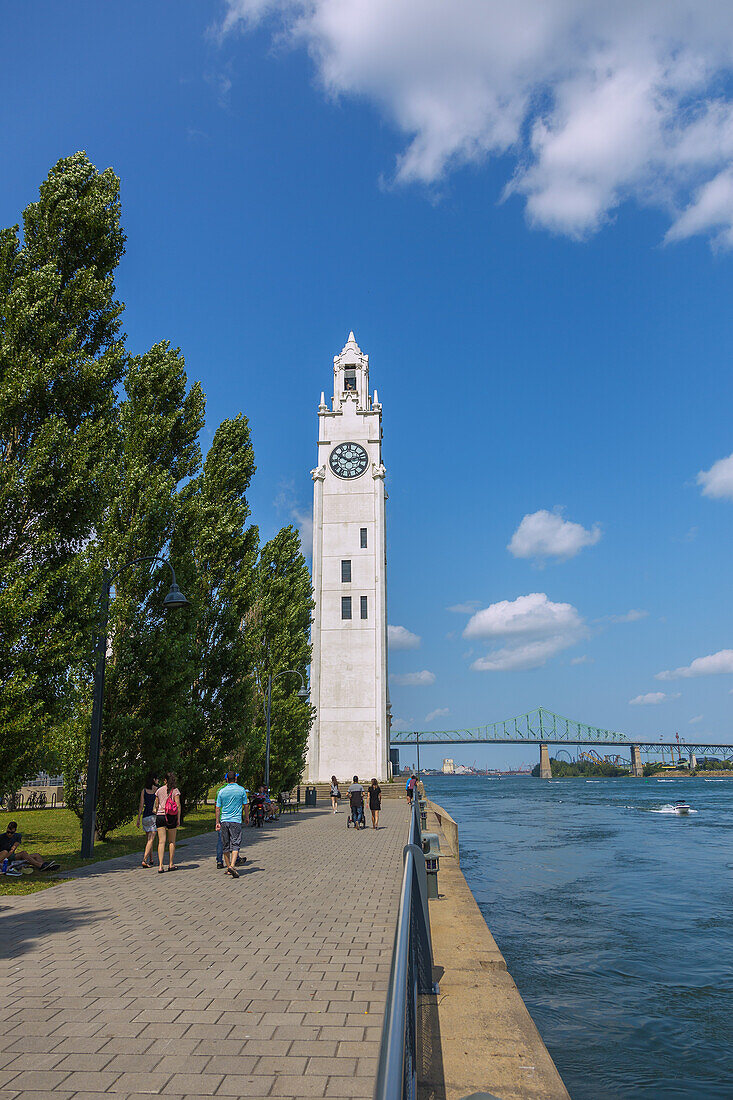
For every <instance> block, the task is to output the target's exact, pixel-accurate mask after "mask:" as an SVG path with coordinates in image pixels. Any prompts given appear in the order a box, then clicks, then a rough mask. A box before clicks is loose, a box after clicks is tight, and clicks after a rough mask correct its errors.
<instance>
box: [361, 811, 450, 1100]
mask: <svg viewBox="0 0 733 1100" xmlns="http://www.w3.org/2000/svg"><path fill="white" fill-rule="evenodd" d="M403 856H404V870H403V874H402V889H401V891H400V904H399V910H398V913H397V930H396V932H395V941H394V949H393V951H392V967H391V969H390V974H389V985H388V987H387V1004H386V1007H385V1011H384V1025H383V1027H382V1043H381V1048H380V1052H379V1064H378V1067H377V1081H376V1086H375V1089H374V1100H408V1098H409V1100H414V1097H415V1096H416V1095H417V1063H418V997H419V995H420V994H421V993H434V992H435V987H434V986H433V945H432V940H431V938H430V917H429V915H428V883H427V875H426V872H425V856H424V855H423V850H422V835H421V829H420V807H419V804H418V796H417V791H415V795H414V797H413V800H412V812H411V818H410V835H409V843H408V844H407V845H406V846H405V848H404V852H403Z"/></svg>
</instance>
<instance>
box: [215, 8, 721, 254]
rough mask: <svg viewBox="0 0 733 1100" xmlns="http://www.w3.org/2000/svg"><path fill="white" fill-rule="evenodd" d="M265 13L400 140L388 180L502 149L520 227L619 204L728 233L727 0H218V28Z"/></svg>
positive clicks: (326, 81) (576, 229) (325, 79)
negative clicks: (523, 217) (522, 215)
mask: <svg viewBox="0 0 733 1100" xmlns="http://www.w3.org/2000/svg"><path fill="white" fill-rule="evenodd" d="M265 21H269V23H270V26H271V28H272V31H273V34H274V35H275V36H276V37H277V38H278V39H279V40H281V41H282V40H285V41H289V42H290V43H291V44H293V45H294V46H297V47H303V48H305V49H307V51H308V52H309V54H310V57H311V60H312V62H313V64H314V66H315V68H316V70H317V74H318V78H319V80H320V83H321V85H322V87H323V89H324V91H325V93H326V94H327V95H329V96H331V97H334V98H335V97H338V96H342V95H346V96H352V97H354V98H355V99H359V100H368V101H370V102H371V103H372V104H374V105H375V106H376V107H377V109H378V110H380V111H381V113H382V114H383V115H384V116H385V117H386V118H387V119H388V120H389V121H390V122H391V123H392V125H393V126H394V127H395V128H396V129H397V130H398V131H399V132H400V133H401V134H403V135H404V138H405V147H404V148H403V150H402V152H401V153H400V154H399V156H398V158H397V163H396V166H395V178H396V180H397V182H399V183H411V182H415V181H417V182H420V183H426V184H434V183H436V182H440V181H441V180H443V179H444V178H445V177H446V176H447V175H448V174H449V173H450V172H451V171H454V170H456V169H458V168H460V167H461V166H463V165H465V164H470V163H478V164H480V163H482V162H483V161H485V160H487V159H488V158H490V157H500V156H501V157H505V158H511V160H512V161H513V163H514V174H513V177H512V179H511V180H510V181H509V183H508V185H507V187H506V189H505V194H506V195H511V194H515V195H519V196H522V197H523V199H524V201H525V203H526V214H527V219H528V221H529V222H530V224H533V225H537V226H542V227H544V228H547V229H550V230H552V231H554V232H559V233H565V234H568V235H569V236H571V237H574V238H582V237H585V236H587V235H588V234H590V233H592V232H594V231H596V230H597V229H599V227H600V226H602V225H603V224H604V223H605V222H607V221H608V220H609V218H610V217H611V216H612V215H613V212H614V211H615V210H616V209H617V208H618V207H619V206H620V205H621V204H622V203H624V202H625V201H627V200H629V199H632V200H635V201H636V202H637V203H639V204H640V205H643V206H653V207H657V208H661V209H662V210H664V211H665V212H666V213H667V215H668V217H669V218H670V220H671V228H670V229H669V232H668V233H667V237H666V239H667V240H668V241H677V240H681V239H683V238H686V237H689V236H691V235H693V234H706V235H710V236H712V238H713V240H714V241H715V242H716V243H718V244H720V245H722V246H731V245H733V168H732V164H733V92H732V91H731V83H730V75H731V70H732V69H733V5H731V3H730V0H706V3H704V4H700V3H699V0H643V2H642V3H640V2H639V0H617V2H616V3H614V4H603V3H598V0H555V2H554V3H548V0H514V2H513V3H512V4H507V3H506V2H505V0H452V3H449V4H447V3H445V0H226V14H225V16H224V19H223V21H222V23H221V25H220V27H219V28H218V30H219V34H220V37H223V36H224V35H226V34H227V33H229V32H232V31H234V30H235V29H241V30H251V29H252V28H254V27H255V26H257V25H258V24H261V23H263V22H265ZM227 79H228V78H227Z"/></svg>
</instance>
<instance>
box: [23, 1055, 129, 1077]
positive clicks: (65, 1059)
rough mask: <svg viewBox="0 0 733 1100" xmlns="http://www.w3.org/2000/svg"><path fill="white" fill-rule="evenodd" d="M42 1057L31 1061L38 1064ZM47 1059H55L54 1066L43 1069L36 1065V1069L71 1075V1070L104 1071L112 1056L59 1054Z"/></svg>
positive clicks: (37, 1056)
mask: <svg viewBox="0 0 733 1100" xmlns="http://www.w3.org/2000/svg"><path fill="white" fill-rule="evenodd" d="M39 1057H43V1055H38V1054H37V1055H36V1057H35V1058H34V1059H33V1060H34V1062H35V1063H36V1064H37V1063H38V1058H39ZM49 1057H55V1058H56V1063H57V1064H56V1065H55V1066H53V1067H51V1066H48V1067H44V1066H41V1065H38V1064H37V1068H38V1069H45V1068H48V1069H51V1068H53V1069H65V1070H67V1072H69V1073H71V1072H72V1071H73V1070H92V1071H94V1072H96V1071H97V1070H99V1069H106V1068H107V1065H108V1063H109V1062H111V1061H112V1059H113V1057H114V1055H112V1054H59V1053H58V1052H57V1053H56V1054H55V1055H49Z"/></svg>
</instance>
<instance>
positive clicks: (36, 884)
mask: <svg viewBox="0 0 733 1100" xmlns="http://www.w3.org/2000/svg"><path fill="white" fill-rule="evenodd" d="M9 821H17V822H18V832H19V833H22V835H23V841H22V844H21V847H22V848H24V849H25V851H27V852H38V854H39V855H41V856H43V858H44V859H53V860H55V861H56V863H60V864H61V870H60V871H56V872H55V874H41V873H40V872H38V871H34V872H33V873H32V874H30V875H23V877H22V878H17V879H16V878H8V877H7V876H6V875H0V894H33V893H35V892H36V891H37V890H45V889H46V888H47V887H49V886H55V885H56V884H57V883H58V882H59V881H62V880H63V875H64V871H71V870H73V869H74V868H76V867H86V866H87V864H89V863H98V862H99V860H102V859H113V858H114V857H115V856H124V855H129V854H130V853H131V852H140V858H142V853H143V851H144V849H145V834H144V833H143V832H142V831H141V830H140V829H138V828H137V826H136V824H135V821H131V822H130V823H129V824H127V825H123V826H122V827H121V828H120V829H116V830H115V831H114V832H113V833H110V835H109V839H108V840H106V841H101V840H100V841H97V843H96V844H95V845H94V855H93V856H92V858H91V859H82V858H81V825H80V823H79V819H78V818H77V816H76V814H74V813H72V811H71V810H64V809H58V810H17V811H15V812H13V813H7V812H5V813H4V814H3V816H2V817H0V832H5V829H6V828H7V825H8V822H9ZM213 828H214V807H213V806H201V807H199V809H198V810H194V811H192V812H191V813H189V814H188V815H187V817H186V822H185V824H184V825H182V826H181V828H180V829H179V830H178V838H179V839H185V838H186V837H189V836H196V835H197V834H198V833H206V832H209V831H210V830H212V829H213Z"/></svg>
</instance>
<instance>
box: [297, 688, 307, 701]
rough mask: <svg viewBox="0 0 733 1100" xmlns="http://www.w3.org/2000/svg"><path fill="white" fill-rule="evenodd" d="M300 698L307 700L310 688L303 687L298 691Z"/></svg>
mask: <svg viewBox="0 0 733 1100" xmlns="http://www.w3.org/2000/svg"><path fill="white" fill-rule="evenodd" d="M298 698H299V699H307V698H308V688H307V687H301V688H299V689H298Z"/></svg>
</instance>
